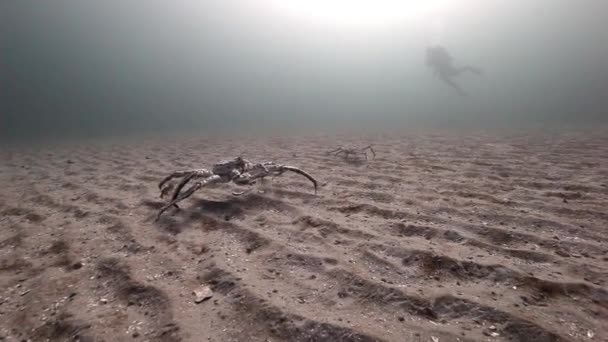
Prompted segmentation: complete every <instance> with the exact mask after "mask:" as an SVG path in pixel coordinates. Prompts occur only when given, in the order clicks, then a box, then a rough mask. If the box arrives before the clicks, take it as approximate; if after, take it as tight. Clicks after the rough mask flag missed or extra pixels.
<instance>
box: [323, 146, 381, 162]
mask: <svg viewBox="0 0 608 342" xmlns="http://www.w3.org/2000/svg"><path fill="white" fill-rule="evenodd" d="M367 150H369V151H370V152H371V153H372V155H373V156H374V159H375V158H376V152H375V151H374V149H373V148H372V145H368V146H366V147H363V148H355V147H348V148H343V147H338V148H336V149H335V150H331V151H328V152H327V154H332V153H333V154H334V156H336V157H337V156H339V155H340V154H344V159H348V157H349V156H354V157H357V156H360V155H364V156H365V160H367Z"/></svg>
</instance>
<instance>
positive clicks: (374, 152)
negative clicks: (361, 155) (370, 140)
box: [364, 145, 376, 159]
mask: <svg viewBox="0 0 608 342" xmlns="http://www.w3.org/2000/svg"><path fill="white" fill-rule="evenodd" d="M364 150H370V151H371V152H372V154H373V155H374V159H376V151H374V149H373V148H372V145H369V146H367V147H366V148H364Z"/></svg>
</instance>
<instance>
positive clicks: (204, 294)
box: [192, 285, 213, 304]
mask: <svg viewBox="0 0 608 342" xmlns="http://www.w3.org/2000/svg"><path fill="white" fill-rule="evenodd" d="M192 293H193V294H194V302H195V303H196V304H199V303H202V302H204V301H205V300H207V299H209V298H211V297H213V291H211V288H210V287H209V286H206V285H202V286H201V287H199V288H198V289H195V290H194V291H192Z"/></svg>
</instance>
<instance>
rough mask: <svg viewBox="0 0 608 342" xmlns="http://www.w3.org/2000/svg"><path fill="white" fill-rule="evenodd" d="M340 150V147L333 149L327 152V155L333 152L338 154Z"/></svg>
mask: <svg viewBox="0 0 608 342" xmlns="http://www.w3.org/2000/svg"><path fill="white" fill-rule="evenodd" d="M341 150H342V148H341V147H338V148H336V149H334V150H331V151H327V154H330V153H334V152H338V151H341Z"/></svg>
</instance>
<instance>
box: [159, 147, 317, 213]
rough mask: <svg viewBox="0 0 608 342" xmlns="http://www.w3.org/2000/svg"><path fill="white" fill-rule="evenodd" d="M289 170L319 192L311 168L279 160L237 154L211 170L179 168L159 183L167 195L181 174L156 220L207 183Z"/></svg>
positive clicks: (246, 181)
mask: <svg viewBox="0 0 608 342" xmlns="http://www.w3.org/2000/svg"><path fill="white" fill-rule="evenodd" d="M285 171H291V172H295V173H298V174H300V175H302V176H304V177H306V178H308V180H310V181H311V182H312V184H313V186H314V188H315V194H316V193H317V184H318V183H317V181H316V180H315V179H314V178H313V177H312V176H311V175H310V174H308V173H307V172H305V171H303V170H301V169H299V168H297V167H294V166H289V165H282V164H276V163H274V162H271V161H269V162H263V163H255V164H254V163H251V162H250V161H248V160H246V159H243V158H242V157H237V158H234V159H230V160H223V161H220V162H219V163H217V164H214V165H213V168H212V169H211V170H207V169H196V170H189V171H176V172H173V173H171V174H170V175H168V176H167V177H165V178H164V179H163V180H162V181H161V182H160V183H159V184H158V188H159V189H160V191H161V193H160V197H161V198H163V197H165V196H166V195H167V194H169V192H171V190H173V188H174V187H175V183H173V182H169V181H171V180H172V179H174V178H181V181H180V182H179V183H178V184H177V187H176V188H175V191H174V192H173V196H172V197H171V200H170V201H169V203H168V204H166V205H165V206H163V207H162V208H161V209H160V211H159V212H158V215H157V216H156V221H158V219H160V216H161V215H162V214H163V213H164V212H165V211H167V209H169V208H171V207H175V208H177V209H179V206H178V205H177V203H179V202H181V201H183V200H185V199H186V198H188V197H190V196H192V194H193V193H194V192H196V191H197V190H199V189H200V188H202V187H204V186H209V185H215V184H219V183H230V182H233V183H235V184H237V185H253V184H255V183H256V180H257V179H261V180H263V179H264V177H269V176H272V177H273V179H274V178H275V177H277V176H280V175H282V174H283V173H285ZM193 179H195V180H198V181H197V182H196V183H194V185H192V186H191V187H190V188H188V189H187V190H185V191H183V192H182V189H183V188H184V186H186V184H188V182H190V181H191V180H193ZM244 193H245V192H233V193H232V194H233V195H235V196H239V195H242V194H244Z"/></svg>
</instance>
